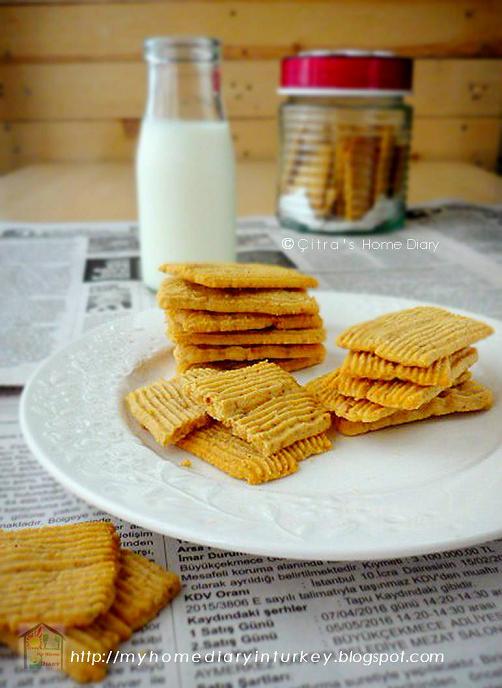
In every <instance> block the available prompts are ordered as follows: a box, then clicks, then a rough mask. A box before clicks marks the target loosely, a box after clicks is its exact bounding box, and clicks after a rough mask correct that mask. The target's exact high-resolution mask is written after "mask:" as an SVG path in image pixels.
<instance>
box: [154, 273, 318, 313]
mask: <svg viewBox="0 0 502 688" xmlns="http://www.w3.org/2000/svg"><path fill="white" fill-rule="evenodd" d="M157 302H158V304H159V306H160V307H161V308H165V309H168V310H172V309H179V308H189V309H191V310H203V311H214V312H219V313H262V314H263V313H269V314H271V315H295V314H299V313H305V314H308V315H315V314H317V313H318V311H319V306H318V305H317V301H316V300H315V299H314V298H313V297H312V296H309V295H308V294H307V293H306V292H305V291H303V290H301V289H211V288H210V287H203V286H202V285H200V284H193V283H192V282H186V281H184V280H181V279H176V278H168V279H166V280H164V281H163V282H162V284H161V285H160V289H159V291H158V293H157Z"/></svg>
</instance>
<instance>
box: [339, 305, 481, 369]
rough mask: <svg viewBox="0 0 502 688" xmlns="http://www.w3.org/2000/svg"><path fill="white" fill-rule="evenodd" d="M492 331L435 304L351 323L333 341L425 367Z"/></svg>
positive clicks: (397, 361) (476, 321)
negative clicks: (354, 323) (356, 323)
mask: <svg viewBox="0 0 502 688" xmlns="http://www.w3.org/2000/svg"><path fill="white" fill-rule="evenodd" d="M492 333H493V329H492V328H491V327H490V326H489V325H486V324H485V323H483V322H480V321H478V320H474V319H472V318H468V317H465V316H463V315H457V314H456V313H451V312H450V311H447V310H445V309H444V308H438V307H436V306H417V307H415V308H408V309H406V310H402V311H397V312H395V313H386V314H385V315H382V316H380V317H378V318H375V319H373V320H368V321H367V322H363V323H360V324H358V325H353V326H352V327H349V328H348V329H346V330H345V331H344V332H342V333H341V334H340V335H339V336H338V338H337V344H338V345H339V346H341V347H343V348H345V349H352V350H355V351H370V352H372V353H374V354H376V355H377V356H380V357H381V358H384V359H386V360H389V361H394V362H396V363H401V364H403V365H406V366H420V367H423V368H426V367H428V366H430V365H432V364H433V363H434V361H437V360H438V359H439V358H442V357H444V356H450V355H451V354H453V353H454V352H455V351H458V350H459V349H462V348H464V347H466V346H470V345H471V344H472V343H473V342H476V341H478V340H479V339H484V338H485V337H488V336H489V335H490V334H492Z"/></svg>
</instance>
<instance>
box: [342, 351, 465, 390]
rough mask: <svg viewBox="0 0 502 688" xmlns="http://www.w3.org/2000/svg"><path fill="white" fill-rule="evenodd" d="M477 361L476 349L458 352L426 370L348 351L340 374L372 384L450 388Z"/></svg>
mask: <svg viewBox="0 0 502 688" xmlns="http://www.w3.org/2000/svg"><path fill="white" fill-rule="evenodd" d="M477 360H478V352H477V351H476V349H474V348H472V347H469V348H464V349H460V351H456V352H455V353H454V354H451V355H450V356H445V357H443V358H439V359H438V360H437V361H434V363H433V364H432V365H431V366H429V367H428V368H419V367H418V366H404V365H401V364H400V363H393V362H392V361H386V360H384V359H383V358H380V357H379V356H376V355H375V354H372V353H370V352H368V351H349V353H348V354H347V356H346V357H345V360H344V361H343V363H342V365H341V371H342V372H343V373H346V374H348V375H354V376H355V377H367V378H370V379H371V380H394V379H398V380H408V381H409V382H414V383H416V384H417V385H423V386H429V385H440V386H441V387H449V386H451V385H452V384H453V382H454V380H455V379H456V378H457V377H459V375H461V374H462V373H463V372H465V371H466V370H467V369H468V368H470V367H471V366H472V365H474V363H476V361H477Z"/></svg>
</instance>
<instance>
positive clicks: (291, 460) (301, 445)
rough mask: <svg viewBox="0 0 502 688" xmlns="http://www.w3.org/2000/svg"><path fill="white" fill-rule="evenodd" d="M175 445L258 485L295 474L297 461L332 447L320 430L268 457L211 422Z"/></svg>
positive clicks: (240, 478)
mask: <svg viewBox="0 0 502 688" xmlns="http://www.w3.org/2000/svg"><path fill="white" fill-rule="evenodd" d="M178 446H180V447H182V448H183V449H186V450H188V451H190V452H191V453H192V454H195V455H196V456H198V457H199V458H201V459H203V460H204V461H207V463H210V464H211V465H212V466H215V467H216V468H219V469H220V470H221V471H224V472H225V473H227V474H228V475H230V476H232V477H233V478H237V479H238V480H246V481H247V482H248V483H249V484H250V485H259V484H260V483H264V482H268V481H270V480H276V479H278V478H283V477H285V476H286V475H290V474H291V473H294V472H295V471H296V470H297V468H298V461H303V459H306V458H308V457H309V456H313V455H314V454H321V453H322V452H325V451H327V450H328V449H330V448H331V441H330V440H329V438H328V436H327V435H326V434H324V433H322V434H320V435H316V436H314V437H309V438H307V439H304V440H300V441H299V442H295V443H294V444H291V445H290V446H289V447H286V448H285V449H281V450H280V451H279V452H277V453H276V454H272V455H271V456H268V457H267V456H263V455H262V454H260V453H259V452H257V451H256V449H254V448H253V447H252V446H251V445H250V444H248V443H247V442H245V441H244V440H241V439H239V438H238V437H235V436H234V435H232V433H231V432H230V430H228V429H227V428H226V427H225V426H223V425H222V424H220V423H214V424H213V425H211V426H208V427H206V428H202V429H201V430H195V431H194V432H192V433H190V435H188V436H187V437H185V438H184V439H182V440H180V442H179V443H178Z"/></svg>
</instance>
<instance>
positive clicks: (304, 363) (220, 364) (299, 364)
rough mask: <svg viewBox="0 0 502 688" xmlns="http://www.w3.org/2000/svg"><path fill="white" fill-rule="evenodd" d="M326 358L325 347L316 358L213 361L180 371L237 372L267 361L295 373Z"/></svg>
mask: <svg viewBox="0 0 502 688" xmlns="http://www.w3.org/2000/svg"><path fill="white" fill-rule="evenodd" d="M325 356H326V350H325V349H324V347H323V350H322V351H320V352H319V353H318V354H317V355H316V356H312V357H310V358H268V359H262V358H258V359H256V360H254V359H253V360H250V361H212V362H211V363H194V364H192V365H189V366H186V367H184V366H181V365H180V366H179V371H180V372H181V373H184V372H186V371H188V370H196V369H200V368H209V369H213V370H236V369H240V368H245V367H248V366H250V365H256V364H257V363H263V362H264V360H266V362H268V363H274V364H275V365H277V366H279V367H280V368H282V369H283V370H287V371H289V372H293V371H295V370H303V369H304V368H310V367H311V366H314V365H317V364H319V363H322V362H323V361H324V358H325Z"/></svg>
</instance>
